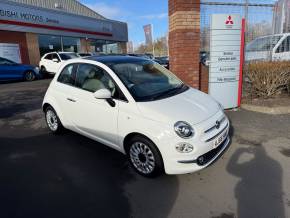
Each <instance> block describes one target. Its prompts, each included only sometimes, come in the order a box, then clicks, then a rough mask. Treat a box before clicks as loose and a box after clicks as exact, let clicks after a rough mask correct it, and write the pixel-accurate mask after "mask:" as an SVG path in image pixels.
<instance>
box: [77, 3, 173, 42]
mask: <svg viewBox="0 0 290 218" xmlns="http://www.w3.org/2000/svg"><path fill="white" fill-rule="evenodd" d="M79 1H80V2H81V3H82V4H85V5H86V6H88V7H89V8H91V9H93V10H95V11H96V12H98V13H99V14H101V15H103V16H104V17H106V18H109V19H113V20H119V21H124V22H126V23H127V24H128V31H129V41H133V43H134V45H135V46H137V45H138V44H140V43H144V42H145V36H144V31H143V26H144V25H146V24H153V31H154V32H153V37H154V39H156V38H158V37H161V36H165V35H166V34H167V32H168V1H167V0H79Z"/></svg>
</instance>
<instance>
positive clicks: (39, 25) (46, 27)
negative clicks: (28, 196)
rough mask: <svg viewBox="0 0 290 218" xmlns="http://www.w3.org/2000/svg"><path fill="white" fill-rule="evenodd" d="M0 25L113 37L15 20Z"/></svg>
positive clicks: (0, 22)
mask: <svg viewBox="0 0 290 218" xmlns="http://www.w3.org/2000/svg"><path fill="white" fill-rule="evenodd" d="M0 24H9V25H17V26H26V27H33V28H41V29H50V30H59V31H65V32H74V33H83V34H90V35H97V36H113V34H112V33H104V32H95V31H88V30H81V29H72V28H66V27H57V26H49V25H45V24H36V23H27V22H20V21H14V20H0Z"/></svg>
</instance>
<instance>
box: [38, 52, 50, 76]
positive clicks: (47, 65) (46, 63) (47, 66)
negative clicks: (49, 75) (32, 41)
mask: <svg viewBox="0 0 290 218" xmlns="http://www.w3.org/2000/svg"><path fill="white" fill-rule="evenodd" d="M51 64H52V53H49V54H47V55H45V56H44V57H43V58H42V60H41V66H40V67H42V66H44V67H45V69H46V71H47V72H52V68H51Z"/></svg>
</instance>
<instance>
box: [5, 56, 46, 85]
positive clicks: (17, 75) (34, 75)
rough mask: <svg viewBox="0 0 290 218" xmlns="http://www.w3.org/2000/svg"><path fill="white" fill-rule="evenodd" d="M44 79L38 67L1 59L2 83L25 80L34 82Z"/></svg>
mask: <svg viewBox="0 0 290 218" xmlns="http://www.w3.org/2000/svg"><path fill="white" fill-rule="evenodd" d="M40 78H42V75H41V73H40V72H39V68H38V67H34V66H32V65H25V64H18V63H15V62H14V61H11V60H8V59H6V58H3V57H0V81H12V80H25V81H33V80H35V79H40Z"/></svg>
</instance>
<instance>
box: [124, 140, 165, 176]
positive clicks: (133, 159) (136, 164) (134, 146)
mask: <svg viewBox="0 0 290 218" xmlns="http://www.w3.org/2000/svg"><path fill="white" fill-rule="evenodd" d="M127 157H128V159H129V161H130V164H131V166H132V167H133V168H134V170H135V171H137V172H138V173H139V174H141V175H142V176H145V177H157V176H159V175H161V174H163V173H164V167H163V160H162V157H161V154H160V152H159V150H158V149H157V147H156V145H155V144H154V143H153V142H152V141H150V140H149V139H147V138H145V137H142V136H134V137H133V138H131V139H130V140H129V142H128V149H127Z"/></svg>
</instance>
